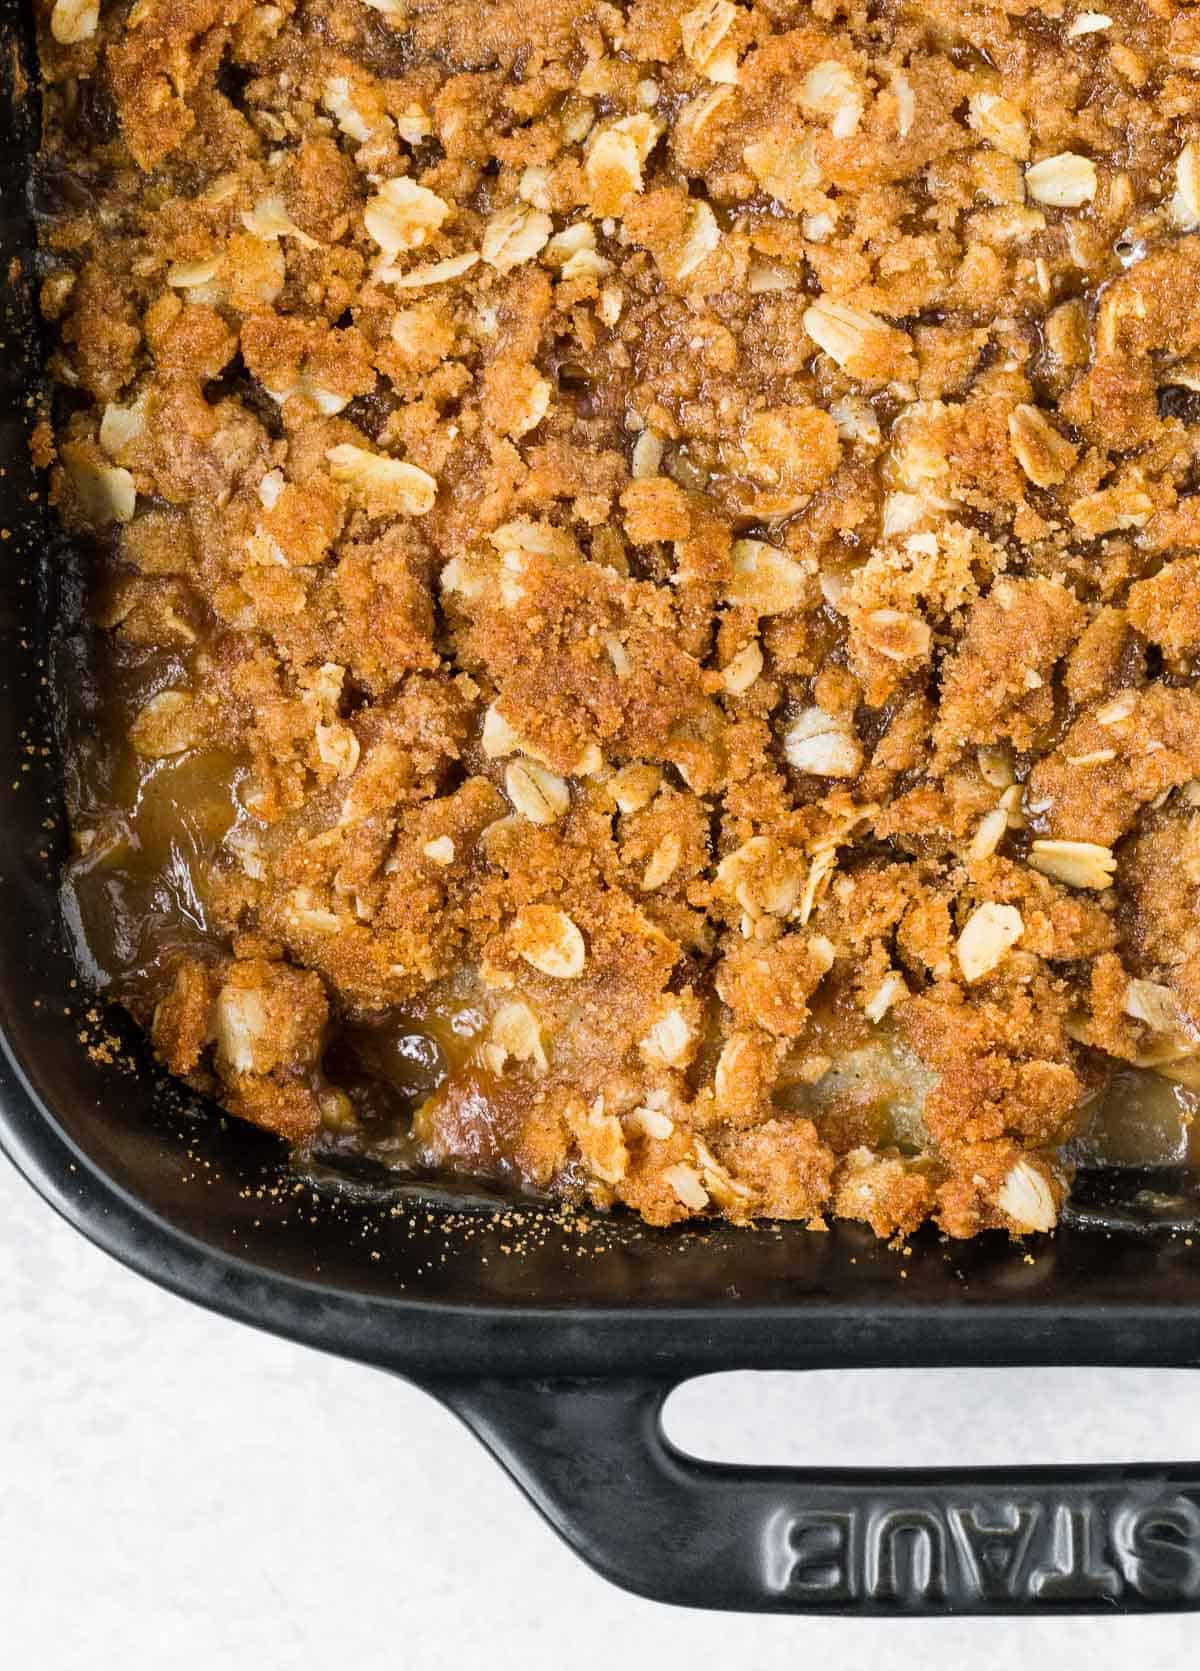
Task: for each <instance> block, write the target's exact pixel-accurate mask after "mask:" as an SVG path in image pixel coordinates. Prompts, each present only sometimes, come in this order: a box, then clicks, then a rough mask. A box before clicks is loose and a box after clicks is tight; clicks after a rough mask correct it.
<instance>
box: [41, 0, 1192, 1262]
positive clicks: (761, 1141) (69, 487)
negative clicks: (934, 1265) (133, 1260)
mask: <svg viewBox="0 0 1200 1671" xmlns="http://www.w3.org/2000/svg"><path fill="white" fill-rule="evenodd" d="M41 24H42V62H43V69H44V77H45V91H44V98H45V136H44V146H43V154H42V159H41V175H40V181H39V186H38V190H39V193H40V194H41V201H42V204H43V209H44V218H43V240H42V255H41V259H42V263H43V280H42V288H41V301H42V309H43V312H44V314H45V316H46V318H47V320H49V321H50V322H51V325H52V334H53V350H52V360H51V371H52V378H53V381H54V384H55V385H56V387H55V393H54V397H53V401H52V409H51V411H50V414H49V416H48V417H47V419H46V420H45V421H44V422H42V423H41V424H39V426H38V429H37V431H36V433H35V438H34V444H35V453H36V456H37V458H38V460H39V462H41V463H42V464H44V465H46V466H48V468H49V473H50V482H51V494H52V498H53V501H54V503H55V505H56V507H57V512H58V514H59V516H60V517H61V519H62V521H63V523H64V524H65V527H66V529H67V530H68V531H69V533H70V535H71V540H72V544H73V546H74V547H75V548H76V549H78V550H81V551H83V552H84V553H85V554H86V556H85V561H84V563H83V574H84V578H85V584H86V593H87V600H88V601H87V611H86V619H85V620H82V621H81V622H80V623H78V624H77V626H76V628H75V629H74V630H71V631H65V632H64V634H63V635H62V639H61V642H60V645H59V649H58V657H57V663H56V668H55V679H56V681H57V686H58V690H59V694H60V701H61V704H62V707H63V710H64V714H65V719H64V726H63V731H64V748H65V752H66V757H67V775H68V798H69V802H70V810H71V815H72V823H73V831H74V840H75V845H76V856H75V857H74V858H73V859H72V861H71V863H70V865H69V867H68V871H67V875H66V878H65V884H64V900H65V906H66V913H67V917H68V920H69V922H70V924H71V925H72V928H73V930H74V932H75V935H76V938H77V941H78V943H79V945H80V948H81V956H82V958H83V963H84V967H85V969H86V971H87V972H88V974H89V976H90V978H91V980H92V982H93V984H94V985H95V986H96V987H97V988H98V989H99V990H101V991H103V992H105V993H106V994H108V995H109V996H111V997H113V998H115V999H117V1000H119V1001H121V1002H122V1003H124V1004H125V1005H127V1006H128V1008H129V1009H130V1010H131V1011H132V1012H133V1014H134V1015H135V1016H136V1017H138V1018H139V1019H140V1020H141V1021H142V1022H143V1023H144V1024H145V1026H146V1027H147V1028H148V1029H149V1031H150V1034H151V1037H152V1040H153V1043H154V1048H155V1049H156V1051H157V1052H158V1054H159V1055H160V1056H161V1058H162V1059H163V1061H164V1062H165V1063H166V1064H167V1065H168V1066H169V1068H170V1069H171V1070H172V1071H173V1072H174V1073H176V1074H178V1075H181V1076H183V1077H184V1078H185V1079H186V1080H188V1082H189V1083H190V1084H191V1085H193V1086H195V1087H196V1088H197V1089H198V1090H200V1091H202V1092H204V1093H206V1094H208V1095H209V1096H211V1097H213V1098H214V1099H216V1101H217V1102H218V1103H220V1104H221V1105H223V1106H224V1107H225V1108H226V1109H228V1110H229V1111H231V1112H232V1113H233V1114H235V1115H238V1116H240V1117H241V1118H243V1119H246V1120H250V1121H253V1122H255V1123H257V1124H259V1125H261V1126H264V1127H267V1128H269V1129H270V1130H272V1131H274V1132H277V1133H278V1134H279V1135H280V1136H281V1137H282V1138H284V1139H286V1140H287V1141H288V1142H289V1143H291V1144H293V1145H295V1146H296V1147H297V1149H298V1150H299V1151H300V1152H301V1154H317V1155H321V1156H325V1157H332V1158H334V1159H337V1158H338V1157H343V1158H346V1159H353V1160H356V1161H360V1162H361V1161H363V1160H370V1161H371V1162H373V1163H375V1164H376V1165H378V1166H381V1167H384V1168H388V1169H393V1170H395V1171H397V1172H409V1173H416V1174H428V1173H445V1172H448V1171H449V1172H458V1173H465V1174H469V1175H472V1176H477V1177H484V1178H488V1179H491V1180H499V1181H501V1182H503V1183H506V1184H508V1185H510V1186H514V1187H518V1188H521V1189H529V1190H535V1191H541V1192H549V1193H551V1194H554V1195H559V1196H565V1197H568V1198H570V1199H574V1200H579V1201H586V1202H590V1203H591V1204H593V1205H595V1206H597V1207H602V1208H604V1207H609V1206H616V1205H621V1206H624V1207H626V1208H629V1209H632V1210H633V1212H635V1213H638V1214H641V1215H642V1216H643V1217H644V1218H645V1219H647V1220H648V1221H650V1222H651V1223H653V1224H667V1223H670V1222H673V1221H676V1220H682V1219H686V1218H690V1217H694V1216H696V1215H705V1214H723V1215H726V1216H728V1217H729V1218H731V1219H733V1220H736V1221H747V1220H751V1219H754V1218H756V1217H761V1216H775V1217H782V1218H799V1219H803V1220H808V1221H809V1222H811V1223H812V1224H813V1225H814V1226H815V1227H821V1226H822V1225H823V1224H824V1223H826V1222H827V1221H828V1220H829V1219H830V1218H831V1217H845V1218H852V1219H860V1220H864V1221H865V1222H866V1223H868V1224H869V1225H870V1226H872V1227H873V1229H874V1230H875V1231H876V1232H877V1233H878V1234H879V1235H880V1236H884V1237H892V1236H896V1235H900V1236H903V1235H906V1234H907V1233H908V1232H910V1231H912V1230H913V1229H915V1228H916V1227H917V1226H918V1225H920V1224H921V1223H922V1222H923V1221H924V1220H926V1219H932V1220H934V1221H935V1222H936V1224H937V1225H938V1226H939V1227H940V1228H941V1230H943V1231H944V1232H946V1233H948V1234H950V1235H952V1236H970V1235H972V1234H974V1233H975V1232H977V1231H980V1230H984V1229H988V1228H998V1229H1006V1230H1008V1231H1010V1232H1016V1233H1021V1232H1027V1231H1045V1230H1049V1229H1051V1228H1052V1227H1053V1226H1054V1224H1055V1222H1056V1219H1057V1216H1058V1213H1059V1210H1060V1207H1061V1204H1062V1201H1063V1199H1064V1195H1065V1193H1066V1190H1067V1188H1068V1184H1069V1180H1070V1175H1071V1167H1072V1165H1073V1164H1074V1163H1075V1161H1076V1160H1077V1159H1078V1158H1079V1156H1080V1155H1081V1154H1082V1155H1084V1156H1085V1157H1086V1155H1087V1154H1088V1153H1089V1152H1093V1151H1094V1150H1095V1148H1096V1145H1097V1144H1100V1146H1101V1147H1103V1144H1104V1143H1105V1142H1107V1143H1109V1145H1110V1150H1109V1151H1108V1152H1110V1153H1111V1152H1112V1151H1113V1148H1114V1146H1115V1148H1116V1149H1119V1148H1120V1147H1121V1145H1122V1144H1124V1145H1125V1147H1126V1149H1127V1150H1129V1149H1132V1151H1133V1154H1134V1158H1142V1159H1145V1158H1147V1157H1148V1156H1149V1157H1150V1158H1154V1157H1155V1156H1157V1157H1158V1158H1172V1159H1176V1160H1178V1159H1181V1158H1183V1156H1184V1154H1185V1153H1186V1144H1187V1128H1188V1125H1189V1123H1190V1119H1191V1114H1192V1111H1193V1108H1194V1106H1195V1101H1196V1092H1197V1088H1198V1087H1200V1062H1198V1060H1197V1046H1198V1043H1200V1031H1198V1028H1200V917H1198V916H1197V889H1198V888H1200V691H1198V690H1197V687H1196V679H1195V673H1194V657H1195V655H1196V653H1197V651H1198V650H1200V492H1198V490H1200V308H1198V307H1197V295H1198V294H1200V236H1197V231H1198V229H1200V8H1195V7H1192V6H1187V5H1183V4H1176V3H1174V0H1149V3H1143V0H1139V3H1138V4H1136V5H1135V4H1133V3H1131V0H1117V3H1115V4H1113V5H1111V6H1110V7H1109V9H1108V10H1106V11H1105V12H1103V13H1100V12H1094V11H1084V10H1080V9H1077V8H1076V7H1075V6H1074V5H1072V4H1070V3H1069V0H1047V3H1045V4H1043V5H1040V6H1033V5H1031V4H1028V3H1027V0H1010V3H1007V4H980V5H976V6H963V5H961V4H953V5H952V4H948V3H946V0H929V3H921V4H901V3H892V0H881V3H880V4H876V5H872V6H865V5H859V4H842V3H840V0H815V3H813V4H793V3H790V0H755V3H753V4H741V3H739V4H735V3H732V0H700V3H699V4H690V3H689V0H633V3H629V4H621V5H618V4H609V3H604V0H600V3H597V0H542V3H541V4H538V5H532V4H527V3H523V0H520V3H518V0H369V3H367V0H279V3H268V4H251V3H250V0H134V3H133V4H132V5H126V4H125V3H124V0H116V3H114V4H111V5H106V6H105V8H104V12H103V15H102V16H101V15H100V12H99V7H98V4H97V0H55V3H54V4H53V5H52V6H50V5H44V7H43V12H42V18H41ZM1098 1133H1099V1136H1098V1135H1097V1134H1098ZM1105 1133H1107V1136H1106V1135H1105ZM1139 1143H1140V1144H1141V1147H1140V1148H1139V1147H1138V1145H1139ZM1089 1145H1091V1149H1089ZM1156 1145H1157V1148H1156V1147H1155V1146H1156Z"/></svg>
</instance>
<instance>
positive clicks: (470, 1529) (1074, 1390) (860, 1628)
mask: <svg viewBox="0 0 1200 1671" xmlns="http://www.w3.org/2000/svg"><path fill="white" fill-rule="evenodd" d="M0 1305H2V1306H3V1320H2V1327H0V1664H2V1665H4V1666H5V1667H12V1668H13V1671H18V1668H20V1671H24V1668H25V1667H27V1666H29V1667H37V1671H110V1668H113V1671H116V1668H117V1667H120V1668H121V1671H243V1668H246V1667H253V1668H254V1671H301V1668H303V1671H308V1668H309V1667H312V1668H314V1671H316V1668H320V1671H327V1668H329V1667H337V1668H338V1671H384V1668H386V1671H395V1668H396V1667H399V1666H403V1667H405V1668H412V1671H443V1668H445V1671H465V1668H467V1667H472V1666H487V1667H489V1668H492V1671H510V1668H511V1671H563V1668H564V1667H566V1668H569V1671H643V1668H645V1671H650V1668H651V1667H655V1668H656V1671H657V1668H660V1667H676V1666H679V1667H684V1666H687V1667H693V1666H700V1667H705V1666H712V1665H724V1664H727V1665H730V1666H732V1667H734V1668H736V1671H776V1668H779V1671H783V1668H784V1667H787V1668H788V1671H795V1667H796V1666H797V1665H800V1664H814V1665H820V1666H827V1667H829V1668H830V1671H844V1668H851V1667H852V1668H854V1671H861V1668H863V1667H867V1666H870V1667H872V1671H900V1668H901V1667H903V1668H904V1671H910V1668H912V1667H914V1666H918V1667H921V1666H930V1667H936V1668H941V1667H946V1668H947V1671H950V1668H953V1671H966V1668H969V1671H992V1668H993V1667H995V1668H1001V1667H1002V1668H1003V1671H1013V1667H1014V1666H1028V1667H1029V1668H1030V1671H1037V1668H1038V1667H1041V1666H1048V1665H1051V1664H1055V1665H1058V1666H1061V1667H1062V1668H1063V1671H1076V1668H1077V1667H1083V1666H1086V1667H1087V1668H1088V1671H1108V1668H1110V1667H1111V1668H1113V1671H1116V1668H1117V1667H1120V1668H1121V1671H1127V1668H1128V1667H1130V1666H1139V1667H1146V1668H1155V1671H1157V1668H1160V1667H1161V1668H1172V1671H1173V1668H1174V1667H1177V1666H1181V1665H1183V1664H1185V1663H1190V1661H1191V1659H1192V1658H1193V1657H1194V1649H1193V1648H1192V1647H1191V1644H1192V1643H1194V1642H1195V1640H1196V1632H1197V1628H1198V1627H1197V1626H1196V1625H1195V1624H1193V1623H1191V1622H1189V1621H1188V1620H1187V1619H1186V1618H1181V1617H1168V1618H1161V1619H1147V1620H1139V1619H1061V1620H1058V1619H1052V1620H1047V1621H1045V1622H1036V1623H1033V1622H1029V1621H1024V1620H1012V1621H1008V1620H977V1621H954V1620H951V1621H944V1622H943V1621H939V1622H924V1621H921V1622H912V1623H908V1622H905V1623H901V1624H897V1625H887V1624H882V1623H876V1622H867V1623H861V1622H851V1621H845V1620H836V1619H754V1618H745V1617H732V1618H731V1617H720V1616H716V1615H707V1614H698V1613H684V1612H679V1611H676V1610H674V1609H670V1608H664V1607H656V1606H654V1605H653V1604H651V1603H649V1602H643V1601H639V1600H636V1599H634V1598H631V1597H628V1596H624V1595H622V1594H620V1593H619V1592H618V1591H616V1590H613V1589H610V1588H609V1587H608V1586H607V1585H605V1584H604V1583H602V1582H601V1581H600V1580H599V1579H598V1578H594V1577H593V1576H592V1575H591V1574H590V1573H589V1572H588V1571H587V1570H586V1569H585V1568H584V1567H583V1566H582V1565H581V1564H580V1563H579V1562H578V1561H577V1560H576V1559H575V1558H574V1557H573V1556H572V1555H571V1554H570V1553H569V1552H568V1551H567V1550H566V1549H565V1548H564V1547H563V1546H562V1545H561V1544H560V1543H559V1542H558V1541H557V1539H556V1538H555V1537H554V1535H553V1534H552V1533H551V1532H550V1531H548V1530H547V1529H546V1528H545V1527H544V1526H543V1525H542V1524H541V1522H540V1521H539V1520H538V1518H537V1516H536V1515H535V1514H534V1512H533V1511H532V1510H531V1509H530V1508H529V1507H528V1506H527V1505H526V1504H525V1503H524V1502H523V1501H522V1500H521V1498H520V1497H519V1496H518V1494H517V1492H516V1491H515V1489H514V1488H513V1487H512V1486H511V1485H510V1484H509V1483H508V1482H507V1481H506V1480H505V1479H504V1478H503V1477H502V1476H501V1474H500V1471H499V1469H498V1468H497V1467H496V1466H495V1464H494V1463H492V1462H491V1461H490V1460H489V1458H488V1457H487V1456H485V1454H484V1452H483V1451H482V1450H481V1449H480V1447H479V1446H478V1445H477V1444H476V1442H475V1441H474V1440H473V1439H472V1438H470V1437H469V1436H468V1435H467V1434H466V1433H465V1432H464V1431H463V1430H462V1429H460V1428H459V1427H458V1426H457V1424H456V1423H455V1422H454V1421H453V1419H452V1418H451V1417H450V1416H448V1415H446V1414H445V1413H444V1412H442V1411H441V1410H440V1409H439V1408H438V1407H437V1406H436V1405H435V1404H433V1403H432V1401H431V1400H429V1399H428V1398H426V1397H425V1396H424V1395H423V1394H421V1393H418V1392H416V1391H415V1390H414V1389H412V1388H410V1387H407V1386H404V1385H402V1384H398V1383H396V1382H394V1381H392V1380H390V1379H389V1378H387V1377H385V1376H383V1375H380V1374H378V1373H375V1372H373V1371H371V1370H367V1369H361V1368H358V1367H355V1366H353V1365H350V1364H344V1363H339V1362H336V1361H333V1360H331V1359H326V1358H321V1357H319V1356H318V1355H317V1354H315V1353H311V1352H306V1351H303V1350H301V1349H300V1348H298V1347H293V1346H289V1345H286V1344H284V1343H282V1342H280V1341H276V1340H272V1339H269V1338H267V1337H266V1336H264V1335H258V1334H255V1333H253V1332H252V1331H250V1330H248V1329H245V1328H240V1327H238V1326H236V1325H234V1324H232V1323H225V1322H223V1321H220V1320H219V1319H217V1318H213V1317H209V1316H207V1315H205V1314H203V1313H201V1312H199V1311H197V1310H195V1309H194V1308H192V1307H189V1306H187V1305H185V1304H184V1303H183V1302H181V1301H178V1300H175V1299H172V1298H170V1297H169V1296H167V1295H165V1294H162V1293H159V1292H158V1291H157V1290H156V1289H154V1288H152V1287H151V1286H150V1285H149V1284H148V1283H146V1282H143V1281H141V1280H140V1279H138V1278H136V1277H133V1276H130V1275H129V1274H128V1273H127V1272H125V1271H123V1270H121V1269H120V1268H119V1267H118V1266H116V1265H114V1264H113V1263H111V1261H109V1260H108V1259H106V1258H105V1257H104V1256H103V1255H102V1254H100V1253H97V1252H96V1251H95V1250H94V1249H93V1248H91V1247H89V1246H88V1245H87V1244H86V1243H84V1242H83V1240H82V1239H81V1238H80V1237H79V1236H77V1235H76V1234H75V1233H74V1232H73V1231H71V1230H69V1229H67V1227H66V1226H65V1225H63V1224H61V1223H60V1222H59V1221H58V1220H57V1219H56V1218H55V1217H54V1216H53V1215H52V1214H51V1213H50V1211H49V1209H47V1208H46V1207H44V1206H43V1205H42V1204H41V1203H40V1202H39V1201H37V1200H36V1198H35V1197H34V1196H33V1195H32V1193H31V1192H30V1191H29V1190H28V1189H27V1188H26V1186H25V1185H24V1184H23V1183H21V1182H20V1180H19V1179H18V1178H17V1177H16V1175H15V1174H14V1173H13V1172H12V1171H11V1170H10V1169H9V1167H8V1166H7V1164H6V1163H4V1162H3V1161H2V1160H0ZM921 1390H922V1389H921V1386H920V1382H919V1379H918V1378H916V1377H914V1376H913V1375H912V1374H911V1373H910V1374H907V1375H906V1374H892V1373H887V1372H876V1373H875V1374H873V1375H872V1376H865V1375H856V1376H842V1377H840V1378H838V1379H837V1380H831V1379H830V1378H828V1377H816V1376H813V1377H808V1378H803V1377H784V1376H778V1377H774V1376H772V1377H751V1376H740V1377H737V1378H731V1379H723V1380H721V1381H718V1382H710V1383H707V1384H694V1385H693V1386H692V1387H691V1388H689V1389H688V1390H687V1391H686V1392H685V1393H683V1394H681V1395H679V1397H680V1400H681V1404H680V1405H679V1406H678V1407H677V1409H676V1412H675V1417H676V1419H675V1425H674V1431H675V1433H676V1435H677V1437H680V1438H682V1437H683V1435H684V1433H685V1432H686V1434H687V1436H688V1437H689V1438H691V1439H692V1440H693V1441H694V1442H695V1443H696V1444H697V1445H698V1446H700V1445H703V1447H704V1448H705V1449H706V1450H707V1451H708V1452H709V1453H710V1454H721V1455H725V1456H727V1457H730V1458H744V1459H749V1458H756V1459H758V1460H763V1461H767V1460H772V1461H802V1460H811V1459H816V1458H817V1456H818V1455H819V1457H820V1459H821V1460H824V1461H829V1462H838V1461H848V1460H851V1459H858V1460H864V1461H878V1462H884V1461H893V1462H903V1461H906V1460H911V1461H920V1462H932V1461H943V1462H948V1461H951V1460H961V1461H968V1460H969V1461H977V1462H984V1461H995V1462H1001V1463H1002V1462H1006V1461H1016V1460H1026V1461H1032V1460H1038V1461H1053V1460H1064V1461H1065V1460H1086V1459H1097V1460H1099V1459H1101V1458H1105V1457H1107V1458H1110V1459H1113V1460H1115V1459H1117V1458H1122V1459H1124V1460H1130V1459H1132V1458H1133V1457H1134V1455H1135V1454H1143V1455H1146V1456H1151V1455H1157V1456H1164V1457H1165V1456H1169V1455H1172V1454H1175V1455H1178V1456H1185V1455H1188V1454H1189V1453H1190V1454H1192V1455H1195V1454H1196V1452H1197V1450H1198V1449H1200V1446H1198V1445H1197V1443H1196V1441H1195V1438H1194V1433H1195V1428H1196V1422H1195V1412H1196V1410H1197V1395H1198V1393H1200V1381H1197V1380H1196V1379H1195V1378H1194V1374H1192V1375H1189V1374H1188V1373H1187V1372H1162V1371H1160V1372H1156V1373H1153V1374H1146V1375H1131V1374H1128V1373H1126V1374H1120V1375H1115V1374H1113V1373H1112V1372H1108V1373H1104V1372H1100V1371H1083V1370H1081V1371H1074V1372H1066V1371H1063V1372H1054V1373H1051V1374H1045V1373H1035V1372H1027V1371H1017V1370H1012V1371H999V1372H991V1373H986V1374H985V1373H974V1372H967V1371H958V1372H955V1373H954V1374H953V1376H952V1377H950V1378H949V1385H948V1386H943V1384H942V1383H941V1382H939V1385H938V1392H937V1395H936V1397H935V1396H934V1395H933V1394H932V1392H931V1391H930V1390H929V1389H928V1384H926V1388H925V1399H924V1402H923V1403H922V1402H920V1398H921ZM817 1421H819V1422H820V1423H821V1424H822V1434H821V1438H820V1441H819V1444H818V1443H817V1442H815V1441H812V1440H809V1438H808V1437H807V1435H808V1434H809V1432H810V1430H811V1425H812V1424H813V1423H814V1422H817ZM763 1435H769V1438H764V1437H762V1436H763Z"/></svg>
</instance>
